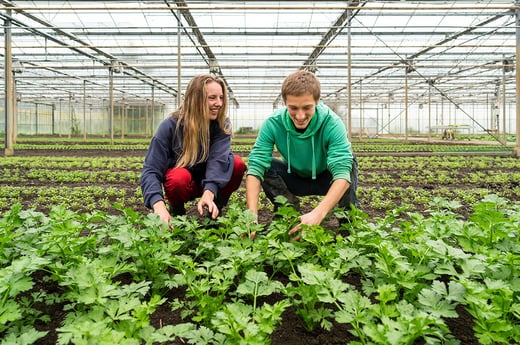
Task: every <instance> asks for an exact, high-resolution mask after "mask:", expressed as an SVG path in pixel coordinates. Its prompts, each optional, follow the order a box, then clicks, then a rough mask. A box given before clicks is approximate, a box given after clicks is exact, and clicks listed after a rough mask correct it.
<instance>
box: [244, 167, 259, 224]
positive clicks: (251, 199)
mask: <svg viewBox="0 0 520 345" xmlns="http://www.w3.org/2000/svg"><path fill="white" fill-rule="evenodd" d="M260 187H261V185H260V180H259V179H258V177H256V176H254V175H247V177H246V203H247V208H248V209H250V210H251V211H252V212H253V214H255V215H256V216H258V199H259V197H260Z"/></svg>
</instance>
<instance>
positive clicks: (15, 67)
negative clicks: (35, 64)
mask: <svg viewBox="0 0 520 345" xmlns="http://www.w3.org/2000/svg"><path fill="white" fill-rule="evenodd" d="M11 70H12V71H13V73H18V74H20V73H23V71H24V66H23V63H22V62H21V61H20V60H18V59H13V62H12V64H11Z"/></svg>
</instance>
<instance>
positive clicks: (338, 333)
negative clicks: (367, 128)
mask: <svg viewBox="0 0 520 345" xmlns="http://www.w3.org/2000/svg"><path fill="white" fill-rule="evenodd" d="M15 154H16V156H29V155H31V156H34V155H41V156H43V155H49V154H51V155H52V156H80V157H89V156H107V157H122V156H142V157H144V156H145V154H146V152H145V151H143V150H134V151H130V152H129V151H116V150H107V151H101V152H100V151H98V150H81V151H80V150H62V151H52V152H51V153H50V152H47V151H45V150H41V151H38V150H17V151H16V153H15ZM56 184H57V185H58V184H59V183H56ZM403 185H404V184H403ZM406 186H407V187H408V186H409V183H407V184H406ZM417 187H418V188H431V187H429V186H420V185H418V186H417ZM129 188H130V190H133V189H135V186H130V187H129ZM262 202H264V203H265V206H266V207H264V208H263V209H262V210H261V211H260V213H259V221H260V222H261V223H269V222H271V219H272V216H273V214H272V212H271V211H270V210H271V205H270V203H269V201H267V200H262ZM398 202H399V200H396V204H398ZM307 207H309V206H307ZM136 209H137V210H138V211H142V212H149V210H147V209H146V208H145V207H144V206H143V205H136ZM362 209H363V211H364V212H365V213H367V214H368V215H369V216H370V217H371V218H374V217H384V216H385V214H384V212H382V211H379V210H374V209H370V208H362ZM44 210H46V209H45V205H42V211H44ZM302 211H305V205H303V206H302ZM460 211H461V210H459V212H460ZM195 212H196V211H195V209H194V208H191V209H188V215H196V214H195ZM462 212H463V213H464V210H462ZM463 216H464V214H463ZM324 226H325V227H326V228H331V229H334V228H336V227H337V226H338V221H337V219H335V218H334V217H333V216H332V217H331V218H330V219H328V220H327V222H326V224H324ZM36 278H37V279H36V281H37V282H39V283H40V284H39V285H37V286H35V287H34V290H39V289H42V290H46V291H53V292H59V288H60V287H59V286H53V285H52V284H49V283H47V282H45V281H44V280H43V278H42V277H41V276H38V277H36ZM345 279H346V280H347V281H348V282H349V283H351V284H352V285H354V286H359V285H360V284H359V277H356V276H352V277H346V278H345ZM182 296H183V291H179V290H175V289H173V290H171V291H170V292H169V294H168V295H167V297H168V298H172V299H173V298H176V297H181V298H182ZM40 308H41V310H42V312H43V314H47V315H50V317H51V322H50V323H43V322H40V323H38V324H37V327H38V329H39V330H42V331H48V332H49V333H48V335H47V336H45V337H44V338H43V339H40V340H39V341H38V342H37V343H36V344H38V345H51V344H55V343H56V342H57V334H56V331H55V329H56V328H58V327H60V323H61V321H62V320H63V318H64V316H65V314H66V312H65V311H64V310H63V309H62V308H61V306H59V305H58V306H53V308H52V309H49V308H48V307H46V306H45V305H44V304H42V305H41V306H40ZM457 312H458V314H459V317H458V318H455V319H447V320H445V321H446V324H447V325H448V327H449V328H450V330H451V332H452V334H453V335H454V336H455V337H456V338H457V339H458V340H460V343H461V344H463V345H473V344H479V342H478V341H477V339H476V338H475V336H474V332H473V321H472V318H471V316H470V315H469V314H468V313H467V312H466V311H465V310H464V308H463V307H459V308H458V309H457ZM151 322H152V324H153V325H154V326H155V327H162V326H165V325H174V324H177V323H180V322H183V320H182V319H181V317H180V315H179V313H177V312H172V311H171V308H170V307H169V305H168V303H165V304H163V305H162V306H160V307H159V308H158V309H157V310H156V312H155V313H154V314H153V315H152V317H151ZM355 340H357V337H355V336H353V335H352V334H350V332H349V327H348V326H346V325H343V324H334V325H333V327H332V329H331V330H330V331H324V330H321V329H319V330H316V331H314V332H308V331H307V330H306V329H305V327H304V324H303V322H302V321H301V319H300V317H299V316H297V315H296V314H295V313H294V310H293V309H287V310H286V311H285V313H284V314H283V321H282V323H281V324H280V325H279V326H278V327H277V329H276V331H275V332H274V333H273V334H272V336H271V341H272V344H273V345H336V344H337V345H340V344H341V345H344V344H347V343H349V342H350V341H355ZM423 343H424V342H417V344H423ZM169 344H171V345H184V344H186V343H185V342H184V341H183V340H182V339H178V340H177V341H174V342H170V343H169Z"/></svg>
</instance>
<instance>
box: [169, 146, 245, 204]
mask: <svg viewBox="0 0 520 345" xmlns="http://www.w3.org/2000/svg"><path fill="white" fill-rule="evenodd" d="M245 171H246V165H245V163H244V161H243V160H242V158H241V157H240V156H237V155H235V165H234V167H233V174H232V175H231V180H230V181H229V182H228V184H227V185H226V186H225V187H224V188H222V189H219V190H218V194H219V195H221V196H223V197H225V196H227V197H228V198H229V196H230V195H231V193H233V192H234V191H235V190H237V189H238V188H239V187H240V184H241V183H242V179H243V177H244V173H245ZM202 192H203V190H202V185H201V184H200V181H196V180H194V179H193V177H192V176H191V172H190V171H189V170H188V169H186V168H172V169H169V170H167V171H166V176H165V182H164V194H165V197H166V199H167V200H168V201H169V202H170V204H171V205H183V204H184V203H186V202H188V201H190V200H194V199H195V198H198V197H200V196H202ZM228 198H225V199H226V200H227V199H228Z"/></svg>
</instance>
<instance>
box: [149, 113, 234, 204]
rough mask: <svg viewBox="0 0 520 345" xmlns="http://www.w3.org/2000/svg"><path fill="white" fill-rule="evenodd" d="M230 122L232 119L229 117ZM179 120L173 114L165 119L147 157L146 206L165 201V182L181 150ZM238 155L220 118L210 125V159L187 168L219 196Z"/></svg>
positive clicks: (204, 187)
mask: <svg viewBox="0 0 520 345" xmlns="http://www.w3.org/2000/svg"><path fill="white" fill-rule="evenodd" d="M226 121H227V124H229V119H227V120H226ZM176 125H177V119H176V118H173V117H172V116H169V117H168V118H166V119H165V120H163V121H162V122H161V123H160V125H159V128H158V129H157V132H156V133H155V136H154V137H153V138H152V141H151V142H150V147H149V148H148V152H147V154H146V158H145V160H144V165H143V170H142V172H141V190H142V192H143V198H144V205H145V206H146V207H148V208H152V206H153V205H154V204H155V203H156V202H157V201H159V200H163V201H164V194H163V183H164V176H165V174H166V170H168V169H170V168H173V167H174V166H175V163H176V162H177V159H178V158H179V156H180V153H181V146H182V129H183V126H182V125H181V127H180V128H179V132H180V133H179V135H176V134H175V127H176ZM233 166H234V156H233V153H232V152H231V135H229V134H226V133H224V132H223V131H222V130H221V129H220V127H219V125H218V123H217V121H211V124H210V149H209V157H208V160H207V161H206V162H203V163H199V164H196V165H194V166H192V167H188V168H187V169H188V170H189V171H190V172H191V173H192V176H193V178H194V179H195V180H200V181H201V184H202V188H203V190H210V191H212V192H213V194H214V195H215V197H216V196H217V191H218V190H219V189H221V188H223V187H225V186H226V185H227V184H228V182H229V180H230V179H231V174H232V173H233Z"/></svg>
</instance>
